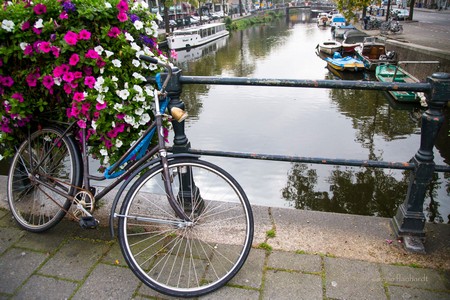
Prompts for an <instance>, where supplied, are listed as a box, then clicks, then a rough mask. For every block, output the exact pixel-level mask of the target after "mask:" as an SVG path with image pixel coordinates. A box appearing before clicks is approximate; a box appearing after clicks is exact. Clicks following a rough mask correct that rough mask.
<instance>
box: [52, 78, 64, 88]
mask: <svg viewBox="0 0 450 300" xmlns="http://www.w3.org/2000/svg"><path fill="white" fill-rule="evenodd" d="M53 82H54V83H55V84H56V85H57V86H60V85H61V82H62V80H61V78H60V77H54V78H53Z"/></svg>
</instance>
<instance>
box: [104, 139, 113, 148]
mask: <svg viewBox="0 0 450 300" xmlns="http://www.w3.org/2000/svg"><path fill="white" fill-rule="evenodd" d="M112 145H113V144H112V142H111V141H110V140H106V141H105V147H106V149H109V148H111V147H112Z"/></svg>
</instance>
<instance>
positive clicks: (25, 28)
mask: <svg viewBox="0 0 450 300" xmlns="http://www.w3.org/2000/svg"><path fill="white" fill-rule="evenodd" d="M27 29H30V21H26V22H25V23H23V24H22V30H23V31H25V30H27Z"/></svg>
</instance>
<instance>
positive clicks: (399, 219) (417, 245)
mask: <svg viewBox="0 0 450 300" xmlns="http://www.w3.org/2000/svg"><path fill="white" fill-rule="evenodd" d="M391 225H392V227H393V230H394V233H395V235H396V237H397V239H401V240H402V241H403V246H404V248H405V249H406V250H407V251H408V252H413V253H422V254H424V253H425V245H424V242H425V230H424V228H425V217H424V215H423V213H422V212H408V211H406V209H405V206H404V205H403V204H402V205H400V207H399V208H398V211H397V215H396V216H395V217H394V218H393V219H392V222H391Z"/></svg>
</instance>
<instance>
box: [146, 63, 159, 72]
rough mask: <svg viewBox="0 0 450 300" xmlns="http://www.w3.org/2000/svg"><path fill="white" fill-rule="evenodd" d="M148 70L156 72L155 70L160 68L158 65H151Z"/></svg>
mask: <svg viewBox="0 0 450 300" xmlns="http://www.w3.org/2000/svg"><path fill="white" fill-rule="evenodd" d="M148 68H149V69H150V70H151V71H154V70H156V69H157V68H158V65H156V64H150V65H149V66H148Z"/></svg>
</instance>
